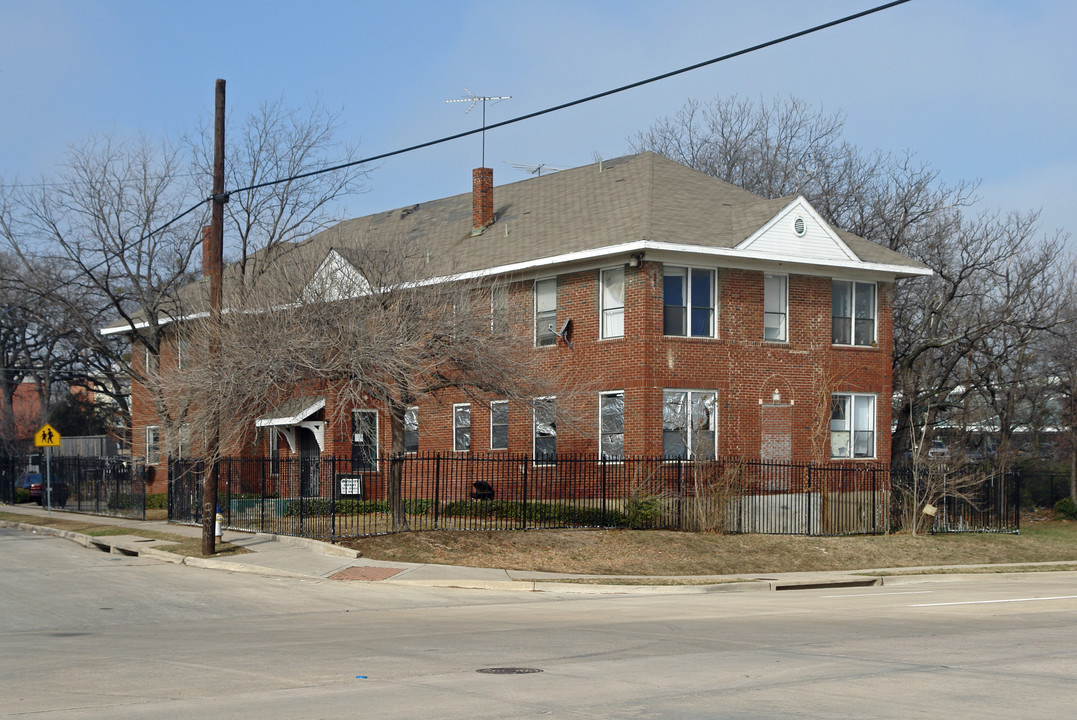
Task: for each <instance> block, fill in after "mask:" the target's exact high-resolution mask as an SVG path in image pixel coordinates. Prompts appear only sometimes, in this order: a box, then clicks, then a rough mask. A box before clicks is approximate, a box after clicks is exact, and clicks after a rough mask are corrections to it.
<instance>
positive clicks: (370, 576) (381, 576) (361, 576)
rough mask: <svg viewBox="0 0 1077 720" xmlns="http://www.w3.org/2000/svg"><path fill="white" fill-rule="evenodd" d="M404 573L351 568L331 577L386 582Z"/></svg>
mask: <svg viewBox="0 0 1077 720" xmlns="http://www.w3.org/2000/svg"><path fill="white" fill-rule="evenodd" d="M402 572H404V571H403V570H402V569H401V568H387V567H366V566H358V567H350V568H344V569H343V570H341V571H340V572H336V573H333V574H332V575H330V576H329V577H330V579H332V580H385V579H386V578H391V577H392V576H393V575H396V574H398V573H402Z"/></svg>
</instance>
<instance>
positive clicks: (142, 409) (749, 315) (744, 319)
mask: <svg viewBox="0 0 1077 720" xmlns="http://www.w3.org/2000/svg"><path fill="white" fill-rule="evenodd" d="M598 279H599V271H598V270H597V269H591V270H584V271H578V272H570V273H565V274H562V275H560V276H559V277H558V302H557V321H556V327H558V328H560V327H561V326H562V324H563V323H564V322H565V321H566V320H568V319H570V318H571V320H572V331H571V340H572V342H573V346H574V347H573V349H569V348H568V346H567V345H566V344H565V343H564V342H562V341H561V340H558V342H557V343H556V345H554V346H551V347H543V348H535V350H534V352H536V353H542V354H543V355H544V356H545V358H546V362H547V364H548V365H549V366H550V367H554V366H555V365H556V366H557V367H560V368H566V367H567V368H570V369H571V371H572V373H573V374H574V375H576V377H577V378H578V379H580V380H581V381H582V383H583V384H585V385H586V386H587V390H586V392H584V393H583V394H582V395H581V397H580V398H579V399H578V401H576V402H574V403H573V407H572V408H571V409H572V410H573V412H572V413H570V414H571V415H572V416H573V418H572V422H571V423H568V422H564V423H560V424H559V426H558V438H557V450H558V452H565V453H589V454H594V453H597V451H598V435H599V432H598V393H599V392H601V391H609V390H620V391H623V392H624V399H625V452H626V453H627V454H629V455H659V454H661V452H662V398H663V390H664V389H675V388H682V389H691V390H714V391H717V398H718V413H717V451H718V453H719V454H720V455H740V456H746V457H759V456H760V453H761V450H762V442H763V438H764V433H763V427H762V417H763V404H764V403H766V404H771V405H774V404H781V405H783V406H787V407H788V410H787V411H786V412H785V413H784V414H785V415H787V417H788V427H789V435H790V437H789V449H788V452H789V455H790V457H791V459H792V460H795V461H817V462H821V461H827V460H829V447H830V444H829V432H828V422H829V415H830V396H831V393H834V392H857V393H872V394H875V396H876V415H877V416H876V420H875V428H876V457H875V458H874V460H875V461H877V462H881V463H888V462H889V460H890V448H889V428H890V395H891V378H890V373H891V357H890V355H891V348H892V343H893V329H892V311H891V296H892V293H891V286H890V285H889V284H887V283H879V285H878V293H877V297H878V301H877V304H878V308H877V344H876V346H875V347H855V348H854V347H837V346H834V345H833V344H832V343H831V281H830V279H829V278H825V277H814V276H806V275H790V276H789V283H788V285H789V319H788V341H787V342H784V343H774V342H765V341H764V340H763V339H762V338H763V273H761V272H756V271H746V270H732V269H720V270H719V271H718V273H717V292H718V298H717V308H716V314H717V336H716V337H714V338H685V337H664V336H663V334H662V332H663V330H662V317H663V307H662V265H661V264H659V263H655V262H644V263H642V264H641V265H640V266H639V267H636V268H632V267H627V266H626V267H625V332H624V337H622V338H614V339H605V340H603V339H599V310H598V298H599V283H598ZM510 303H512V304H514V305H515V306H516V307H518V308H520V309H521V310H523V311H525V314H529V313H530V310H529V309H530V308H531V306H532V305H531V304H532V281H530V280H528V281H523V282H517V283H514V284H513V285H512V286H511V287H510ZM514 331H516V332H524V333H529V334H530V333H531V332H532V331H533V328H531V327H522V326H521V327H517V328H514ZM139 359H140V355H139V351H138V350H136V361H138V360H139ZM162 362H167V359H163V360H162ZM317 390H318V389H317V388H304V389H303V390H302V391H301V392H297V393H296V395H300V394H311V393H314V394H317ZM775 391H777V392H778V395H780V400H775ZM332 395H333V394H332V393H328V394H326V397H327V401H329V402H330V403H331V402H332V401H331V397H332ZM491 399H494V398H491ZM147 401H148V395H147V394H146V393H145V391H144V390H143V389H142V388H139V387H138V386H137V385H136V386H135V388H133V392H132V414H133V416H134V430H135V433H134V439H135V452H136V453H138V452H139V448H140V444H141V443H142V442H144V436H145V435H144V428H145V426H146V425H147V424H154V423H153V422H152V421H151V420H149V418H152V416H153V412H152V403H148V402H147ZM454 402H471V451H472V452H488V451H489V447H490V413H489V409H488V408H487V406H486V405H485V404H482V403H477V402H474V401H469V400H468V399H467V398H465V397H463V396H462V395H454V394H453V393H445V394H444V395H442V396H441V397H440V398H439V399H438V400H437V401H431V400H426V401H424V402H422V403H420V404H419V411H418V418H419V448H420V451H421V452H433V451H440V452H452V448H453V439H452V433H453V423H452V404H453V403H454ZM562 402H564V403H565V404H568V402H567V401H565V400H562ZM562 407H563V406H562ZM340 410H341V408H336V407H333V406H332V405H331V404H330V405H327V407H326V409H325V411H324V418H326V431H325V447H324V452H325V453H327V454H335V455H338V456H348V455H350V453H351V421H350V417H349V414H348V412H347V410H348V409H344V412H340ZM783 422H785V421H784V420H783ZM253 424H254V423H253V419H252V420H251V425H252V428H253ZM378 436H379V438H378V440H379V445H378V449H379V453H383V454H385V453H388V452H389V449H390V438H391V430H390V425H389V418H388V416H387V415H386V414H385V413H384V412H381V413H379V423H378ZM251 437H252V439H253V440H254V441H255V443H256V447H255V448H254V449H256V450H260V451H266V450H267V449H268V440H267V437H268V434H267V432H266V431H263V432H261V433H257V434H255V433H254V432H253V431H252V433H251ZM767 437H769V438H770V442H773V441H774V437H773V429H772V432H771V433H770V434H768V436H767ZM280 447H281V453H282V455H287V454H288V453H289V452H290V449H289V447H288V445H287V443H286V442H284V440H283V439H282V440H281V443H280ZM233 450H234V449H233ZM226 451H227V449H226ZM508 451H509V452H512V453H528V454H529V453H531V452H532V413H531V409H530V408H528V407H523V406H515V405H510V407H509V449H508Z"/></svg>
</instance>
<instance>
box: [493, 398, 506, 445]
mask: <svg viewBox="0 0 1077 720" xmlns="http://www.w3.org/2000/svg"><path fill="white" fill-rule="evenodd" d="M508 448H509V401H508V400H494V401H493V402H492V403H490V449H491V450H508Z"/></svg>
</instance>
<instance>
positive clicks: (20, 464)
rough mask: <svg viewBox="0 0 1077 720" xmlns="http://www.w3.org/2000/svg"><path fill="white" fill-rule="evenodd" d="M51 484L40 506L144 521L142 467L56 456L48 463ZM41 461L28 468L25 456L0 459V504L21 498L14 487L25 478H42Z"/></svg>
mask: <svg viewBox="0 0 1077 720" xmlns="http://www.w3.org/2000/svg"><path fill="white" fill-rule="evenodd" d="M48 470H49V474H50V476H51V482H50V483H47V485H48V486H50V487H49V488H48V490H51V493H49V492H47V491H43V492H42V501H43V504H46V505H49V506H50V507H51V508H52V509H53V510H67V511H70V512H81V513H88V514H91V515H111V516H115V517H126V518H132V519H136V520H144V519H145V518H146V482H145V478H144V476H143V467H142V465H141V464H138V463H135V462H133V461H132V460H131V459H130V458H125V457H107V458H94V457H57V458H52V459H51V461H50V462H49V464H48ZM45 474H46V467H45V464H44V461H42V462H41V463H40V464H35V465H31V464H30V463H29V461H28V460H27V458H24V457H3V458H0V501H2V502H6V503H15V502H17V501H18V500H20V499H28V497H29V496H28V495H27V496H23V497H22V498H20V497H19V496H17V494H16V485H17V484H19V481H20V479H22V478H24V477H25V476H27V475H39V476H41V477H42V478H44V476H45Z"/></svg>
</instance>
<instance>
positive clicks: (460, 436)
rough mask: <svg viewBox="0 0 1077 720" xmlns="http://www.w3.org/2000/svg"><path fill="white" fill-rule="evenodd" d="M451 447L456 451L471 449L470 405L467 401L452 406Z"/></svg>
mask: <svg viewBox="0 0 1077 720" xmlns="http://www.w3.org/2000/svg"><path fill="white" fill-rule="evenodd" d="M452 449H453V450H455V451H456V452H467V451H468V450H470V449H471V405H469V404H468V403H456V404H455V405H453V406H452Z"/></svg>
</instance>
